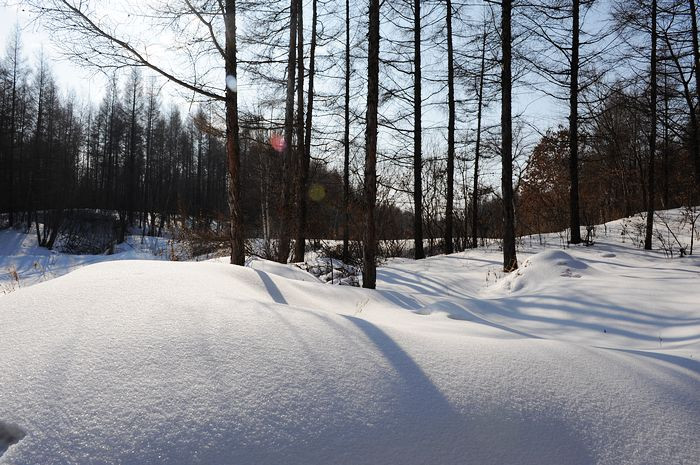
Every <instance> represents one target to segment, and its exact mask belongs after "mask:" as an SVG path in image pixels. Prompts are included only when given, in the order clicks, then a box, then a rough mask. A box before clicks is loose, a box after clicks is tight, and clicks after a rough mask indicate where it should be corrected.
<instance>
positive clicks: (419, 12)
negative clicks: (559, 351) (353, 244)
mask: <svg viewBox="0 0 700 465" xmlns="http://www.w3.org/2000/svg"><path fill="white" fill-rule="evenodd" d="M24 3H25V5H26V6H27V7H29V9H30V10H33V11H35V12H36V13H37V15H38V16H39V17H40V19H41V20H42V21H43V22H42V24H44V25H45V26H46V27H47V28H48V29H50V30H52V31H53V32H54V34H55V36H56V38H57V39H58V40H60V41H61V43H62V44H63V46H64V50H65V51H66V53H67V54H68V55H70V56H72V57H74V58H75V59H76V60H77V61H78V62H79V63H83V64H85V65H88V66H98V67H100V69H102V70H103V71H107V72H109V70H114V72H115V74H114V75H115V76H117V74H116V73H117V71H118V70H122V69H123V68H125V67H126V68H132V69H138V70H140V71H133V72H127V73H124V72H121V75H122V76H121V78H120V79H117V78H116V77H115V78H113V79H112V81H111V84H110V85H109V86H108V88H107V89H106V92H105V97H104V98H103V101H102V103H101V104H100V105H99V106H97V107H95V108H93V107H92V106H91V105H90V104H87V105H83V104H81V103H79V101H78V100H77V99H76V98H75V97H74V96H63V95H62V94H61V92H59V91H58V90H57V89H56V86H55V84H53V81H52V79H51V77H50V72H49V69H48V65H47V64H46V63H44V62H43V61H40V62H39V63H38V64H37V65H36V66H32V67H29V66H27V65H26V64H25V63H24V61H23V58H22V54H21V47H20V45H19V35H18V34H15V36H13V40H11V41H10V46H9V47H8V51H7V53H6V58H5V60H4V62H3V64H2V68H1V69H0V73H2V76H1V78H2V89H0V92H2V94H1V98H2V101H1V102H0V104H1V105H2V107H1V108H0V111H1V112H2V113H1V114H0V117H1V121H0V137H2V145H1V147H2V160H1V161H2V167H3V173H4V178H3V185H4V186H6V187H5V189H4V192H3V196H2V198H1V199H0V201H1V202H2V203H1V204H0V205H1V206H0V210H2V211H6V212H7V214H8V217H9V219H10V221H11V222H19V221H27V222H30V221H35V223H36V224H37V230H38V229H39V226H38V225H39V224H42V225H44V226H43V227H44V228H48V229H47V230H46V235H47V237H49V238H50V237H51V234H52V231H54V232H53V234H54V236H55V234H56V233H55V230H56V229H57V228H58V227H59V225H60V221H61V215H63V214H65V213H61V212H66V211H67V210H68V209H71V208H91V209H104V210H111V211H115V212H117V213H118V216H119V224H120V230H121V234H124V232H125V231H126V229H127V228H128V227H129V226H132V225H135V224H138V226H140V227H142V228H143V230H144V232H149V233H151V234H157V233H158V231H159V229H160V228H162V224H163V222H167V221H168V219H169V217H171V216H172V215H175V214H180V215H184V216H185V217H189V218H197V219H198V221H200V222H203V224H207V225H209V224H212V221H213V220H215V219H217V220H221V219H222V218H223V217H225V218H226V219H227V220H228V222H229V223H230V242H231V261H232V263H236V264H241V263H242V262H243V256H244V247H243V241H244V238H245V237H251V236H260V237H264V238H265V239H267V242H268V244H274V245H275V247H276V251H275V255H276V257H277V259H278V260H279V261H281V262H286V261H288V260H290V259H293V260H300V259H301V258H302V257H303V252H304V244H305V242H306V238H308V237H316V236H325V237H336V238H338V239H342V240H343V255H344V257H345V258H346V259H347V258H348V255H349V253H350V251H349V250H350V248H349V242H350V241H351V240H359V239H362V242H363V255H364V269H365V271H364V272H365V277H364V278H365V279H364V283H365V286H368V287H373V286H374V279H375V274H374V266H375V265H374V263H375V262H376V257H375V254H376V242H377V240H378V239H380V238H384V237H390V236H393V237H400V236H402V235H403V236H408V237H412V238H413V239H414V241H415V248H414V249H415V250H414V253H415V257H416V258H422V257H424V256H425V254H426V251H425V250H424V239H428V244H429V245H430V248H429V250H428V253H434V252H435V251H437V250H441V251H446V252H451V251H453V250H455V249H460V248H463V247H467V246H471V247H476V246H477V244H478V237H480V236H481V237H484V236H491V237H494V236H498V237H501V238H502V239H503V251H504V263H503V265H504V269H505V270H506V271H510V270H514V269H516V268H517V266H518V262H517V257H516V237H517V235H518V234H523V233H529V232H537V231H540V232H541V231H547V230H556V229H563V228H567V227H568V230H569V232H570V236H569V240H570V242H571V243H579V242H581V241H582V236H581V225H582V224H583V225H588V224H594V223H596V222H600V221H605V220H609V219H612V218H615V217H616V216H619V215H623V214H631V213H633V212H635V211H639V210H646V211H647V212H648V213H649V218H652V217H653V212H654V209H655V208H658V207H659V206H664V207H672V206H676V205H680V204H687V203H693V202H695V201H696V200H697V189H698V182H699V181H700V147H699V142H698V136H699V133H700V128H699V127H698V117H697V106H698V102H699V101H700V94H699V90H698V83H700V70H699V69H698V68H699V67H700V58H699V57H700V52H699V51H698V37H697V12H696V8H695V2H694V0H689V1H679V0H653V1H652V2H646V1H641V0H636V1H633V2H622V1H613V0H610V1H603V0H598V1H594V0H570V1H569V0H566V1H565V0H538V1H535V2H527V3H521V2H518V1H511V0H502V1H501V2H499V3H494V2H483V3H482V4H474V3H469V2H463V1H460V0H430V1H428V0H400V1H396V2H379V1H377V0H369V2H368V3H367V4H361V5H354V4H353V5H351V3H350V2H349V0H306V1H305V0H269V1H266V2H257V3H256V2H253V3H251V2H243V3H240V4H239V5H237V4H236V2H235V0H226V1H217V2H212V1H208V0H203V1H196V2H195V1H192V0H182V2H169V3H168V4H167V5H163V4H161V5H158V6H144V7H143V8H144V10H143V11H140V10H138V11H134V10H133V9H131V10H130V11H128V12H126V11H120V10H118V9H117V8H116V7H115V9H114V11H112V12H111V14H110V15H109V16H105V15H100V14H98V13H97V10H96V7H95V5H93V4H92V2H73V1H70V0H53V1H51V2H45V1H42V2H38V1H33V0H26V1H25V2H24ZM47 4H50V7H47ZM236 7H238V10H237V9H236ZM120 15H127V17H128V18H129V23H130V28H129V30H128V31H126V30H124V29H122V28H121V27H120V24H121V22H120V21H121V19H122V18H121V16H120ZM155 26H158V27H160V28H163V29H166V30H169V31H170V32H172V33H173V43H171V44H166V45H163V44H162V43H158V42H153V43H151V44H149V43H147V42H145V40H146V32H145V31H147V30H148V29H149V28H152V27H155ZM140 31H143V32H144V35H143V36H141V38H140V39H136V38H137V37H139V32H140ZM155 48H158V50H159V52H158V53H152V52H151V50H152V49H155ZM183 49H186V52H184V53H183ZM30 68H33V69H30ZM163 79H165V80H167V81H168V82H170V83H171V84H174V85H175V86H177V87H179V88H180V89H183V90H185V91H187V92H188V93H189V94H190V96H191V99H192V100H194V101H195V102H196V104H197V108H198V111H197V112H194V114H191V115H186V116H183V115H181V114H179V113H178V111H177V110H176V109H175V108H173V109H169V110H164V107H163V105H162V104H161V102H160V101H159V95H158V83H159V82H162V80H163ZM37 80H39V81H40V82H37ZM526 93H531V94H535V95H539V96H541V97H546V98H547V99H548V101H549V102H550V103H549V104H548V106H547V107H546V108H548V110H547V111H548V112H549V113H554V112H557V111H559V110H565V112H566V113H567V114H568V118H567V119H568V121H567V123H566V124H565V125H564V124H563V121H561V123H562V124H561V126H558V127H557V124H556V123H554V124H553V126H554V127H552V128H549V130H547V128H546V127H543V125H542V124H541V123H539V124H533V121H532V120H528V118H527V114H523V113H522V107H523V101H522V100H523V95H524V94H526ZM282 96H283V97H282ZM243 97H245V98H244V99H243V100H241V98H243ZM239 101H240V102H241V103H239ZM496 103H500V105H495V104H496ZM239 106H240V107H241V108H240V109H239ZM539 131H542V132H539ZM538 134H539V136H538ZM497 162H500V163H497ZM499 175H500V178H501V182H500V183H497V182H495V180H496V179H497V177H498V176H499ZM321 190H323V191H324V192H325V193H324V194H323V195H319V192H320V191H321ZM320 198H323V200H320ZM376 208H381V209H382V212H381V214H379V212H377V211H376ZM310 209H311V210H310ZM402 210H404V212H402ZM405 211H409V212H410V214H409V215H408V216H407V214H406V212H405ZM499 211H500V212H501V213H500V214H497V213H496V212H499ZM40 216H45V217H42V218H41V219H39V217H40ZM50 216H55V220H53V221H52V220H51V219H50V218H49V217H50ZM397 218H398V219H399V220H398V221H397ZM221 223H222V222H221V221H217V222H216V224H221ZM647 229H648V231H647V241H646V242H647V243H646V244H645V245H646V246H647V247H650V246H651V239H650V238H651V224H650V225H649V226H648V228H647ZM42 234H44V233H42ZM438 238H440V240H439V241H438V240H437V239H438ZM467 238H468V239H467ZM50 242H51V241H50V239H49V240H47V243H46V244H47V245H50ZM292 245H294V247H292Z"/></svg>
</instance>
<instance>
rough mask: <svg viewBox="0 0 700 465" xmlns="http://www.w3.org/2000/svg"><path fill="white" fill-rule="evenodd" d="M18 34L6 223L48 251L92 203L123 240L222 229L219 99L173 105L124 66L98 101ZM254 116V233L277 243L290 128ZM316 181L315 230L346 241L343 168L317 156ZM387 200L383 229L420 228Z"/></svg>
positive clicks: (9, 90) (3, 118)
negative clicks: (33, 54) (136, 233)
mask: <svg viewBox="0 0 700 465" xmlns="http://www.w3.org/2000/svg"><path fill="white" fill-rule="evenodd" d="M11 39H12V40H10V41H9V42H10V44H9V46H8V49H7V52H6V55H5V58H4V60H3V61H2V62H0V167H1V168H2V169H1V170H0V173H2V177H1V178H0V185H2V192H1V194H0V212H5V214H4V215H3V216H2V217H0V223H1V222H5V224H6V225H7V224H13V225H25V228H26V229H27V230H29V229H34V228H36V231H37V234H39V237H40V243H41V245H42V246H45V247H48V248H52V247H53V245H54V243H55V241H56V238H57V237H58V234H59V232H60V230H61V225H62V224H64V221H65V220H66V219H67V218H68V217H69V216H70V215H71V213H72V212H74V211H83V210H91V211H104V212H108V214H110V215H111V214H114V215H115V220H116V224H117V226H118V227H117V228H116V235H117V237H115V239H116V240H117V241H123V240H124V235H125V234H126V232H127V231H128V228H131V227H137V228H139V230H140V232H141V233H142V234H144V235H156V236H160V235H161V234H162V233H163V228H164V226H165V225H168V224H170V223H171V222H172V221H173V220H177V221H182V220H183V219H184V220H187V221H191V225H192V227H195V228H203V229H219V230H221V229H223V227H224V226H225V225H226V224H227V222H228V218H227V214H228V206H227V199H226V191H227V167H226V166H227V160H226V151H225V137H224V136H225V135H224V134H223V133H222V131H221V130H220V129H218V128H217V126H216V124H215V123H214V121H216V119H217V117H218V116H217V114H216V111H217V109H216V108H215V106H213V105H210V106H204V107H200V108H199V110H198V111H197V112H195V113H194V114H193V115H188V114H185V115H183V114H182V113H181V111H180V109H179V108H178V107H176V106H168V107H166V108H164V105H163V104H162V102H161V98H160V96H159V87H158V86H157V84H156V81H155V80H153V79H148V80H144V79H143V78H142V76H141V74H140V73H139V72H138V71H132V72H129V73H126V76H123V77H122V79H118V78H117V76H116V75H115V76H114V78H113V79H112V80H111V81H110V85H109V86H108V87H107V88H106V89H105V90H104V97H103V99H102V101H101V102H100V103H99V104H98V105H94V104H92V102H83V101H81V100H79V99H78V98H77V97H76V96H75V95H73V94H65V92H63V91H62V90H61V89H60V88H59V86H58V85H57V84H56V82H55V80H54V78H53V75H52V73H51V69H50V65H49V63H48V62H47V61H46V60H44V59H42V58H40V59H39V61H38V63H37V64H36V66H31V65H30V64H27V63H26V59H25V58H24V56H23V53H22V49H21V42H20V35H19V32H15V34H14V35H13V36H12V37H11ZM247 123H248V127H247V128H245V129H243V130H242V132H241V134H242V142H241V157H242V169H241V173H242V174H241V180H242V183H241V184H242V197H243V199H244V200H243V211H244V215H245V224H246V237H250V238H257V237H259V238H265V239H267V240H270V239H271V238H274V237H277V235H278V234H279V229H280V228H281V227H282V225H281V221H280V217H281V215H280V211H279V208H280V206H279V198H280V197H281V195H282V189H283V187H284V183H281V182H280V180H281V179H284V178H285V173H284V172H283V170H284V166H283V164H282V163H281V155H280V152H279V151H278V150H275V144H274V143H273V142H274V140H275V139H276V138H278V137H279V135H278V133H277V132H275V131H273V130H271V129H265V128H264V126H265V124H264V122H262V121H261V120H260V118H259V117H256V118H252V117H251V118H249V119H248V120H247ZM271 141H272V142H271ZM309 185H310V190H309V199H310V202H311V205H310V215H309V221H308V226H307V227H308V232H309V235H310V237H312V238H324V239H329V238H341V236H342V230H341V228H342V217H341V216H342V215H341V212H342V210H343V207H342V204H343V179H342V174H341V173H339V172H338V171H337V170H335V169H333V167H332V166H329V165H328V164H327V163H324V162H320V161H319V162H314V163H312V164H311V167H310V181H309ZM350 202H351V216H352V217H361V210H360V208H361V207H360V206H359V200H358V199H357V196H356V189H355V188H353V189H352V191H351V199H350ZM380 208H381V210H382V211H383V213H384V214H383V216H384V218H385V220H384V221H383V222H382V228H381V229H382V237H383V238H388V239H397V238H404V237H407V236H408V235H410V223H411V215H410V214H408V213H406V212H403V211H401V209H399V208H398V207H397V206H395V205H394V204H393V203H392V202H391V201H389V200H388V199H387V200H385V201H384V202H383V204H382V206H381V207H380ZM0 226H1V224H0ZM360 235H361V228H360V226H359V225H357V227H354V228H352V230H351V231H350V237H351V239H352V240H357V239H359V237H360Z"/></svg>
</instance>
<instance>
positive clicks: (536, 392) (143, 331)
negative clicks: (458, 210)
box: [0, 220, 700, 465]
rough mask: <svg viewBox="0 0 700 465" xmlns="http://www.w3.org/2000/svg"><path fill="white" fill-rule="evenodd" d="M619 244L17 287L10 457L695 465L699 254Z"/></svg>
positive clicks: (209, 265)
mask: <svg viewBox="0 0 700 465" xmlns="http://www.w3.org/2000/svg"><path fill="white" fill-rule="evenodd" d="M635 221H636V220H635ZM622 229H623V221H622V220H620V221H617V222H613V223H610V224H608V225H606V227H605V228H603V227H601V228H598V229H597V232H598V237H597V238H596V244H595V245H594V246H592V247H572V248H569V249H566V250H562V249H557V248H551V247H544V246H540V245H538V244H539V240H538V239H539V238H535V239H533V241H535V243H534V244H533V245H532V246H530V245H528V242H529V238H526V240H525V241H524V246H523V248H522V250H521V251H520V253H519V258H520V260H521V269H520V270H519V272H518V273H515V274H511V275H507V276H506V275H503V273H502V272H501V271H500V262H501V255H500V253H499V252H498V250H496V249H483V250H476V251H468V252H465V253H459V254H453V255H450V256H438V257H433V258H429V259H427V260H422V261H419V262H416V261H413V260H408V259H394V260H390V261H389V262H388V263H387V264H385V265H384V266H382V267H381V268H380V269H379V271H378V290H377V291H368V290H363V289H358V288H353V287H351V286H337V285H336V286H331V285H327V284H324V283H322V282H320V281H319V280H318V279H316V278H315V277H314V276H312V275H311V274H309V273H306V272H305V271H303V270H300V269H299V268H297V267H295V266H293V265H291V266H283V265H278V264H273V263H271V262H266V261H263V260H253V261H251V263H250V264H249V266H248V267H245V268H244V267H234V266H231V265H228V264H225V263H217V262H216V261H208V262H199V263H194V262H167V261H153V260H151V261H145V260H120V261H104V262H102V263H97V264H92V265H89V266H84V267H80V268H79V269H77V270H75V271H72V272H70V273H68V274H66V275H65V276H62V277H59V278H56V279H50V280H45V281H44V282H41V283H38V284H36V285H31V286H29V285H26V286H22V287H21V288H19V289H17V290H15V291H14V292H10V293H7V294H6V295H0V354H2V356H1V357H0V373H1V374H2V375H0V464H12V465H24V464H39V463H42V464H43V463H51V464H53V463H56V464H63V463H66V464H67V463H81V464H82V463H89V464H93V463H94V464H104V463H120V464H145V463H170V464H193V463H201V464H234V463H235V464H253V463H254V464H279V463H286V464H328V463H334V464H359V463H371V464H390V463H391V464H398V463H401V464H425V463H436V464H463V463H478V464H509V463H510V464H660V463H682V464H695V463H698V461H699V460H698V459H699V458H700V441H698V437H700V361H699V358H700V308H699V307H700V306H699V305H698V302H700V286H698V284H700V259H698V258H696V257H694V256H689V257H684V258H673V259H671V258H666V254H664V253H663V252H660V251H658V250H657V251H653V252H645V251H643V250H640V249H639V248H637V247H636V244H637V242H636V240H635V238H632V237H630V236H629V235H626V236H623V235H621V234H619V233H620V231H621V230H622ZM603 231H607V235H605V234H604V233H603ZM1 234H7V232H2V233H1ZM687 237H688V236H687V235H686V236H683V235H682V234H681V235H680V236H679V239H680V240H681V241H683V240H686V239H687ZM6 238H7V236H0V247H7V243H6V242H5V240H6ZM623 239H624V242H623ZM545 241H551V242H552V244H554V243H556V236H554V235H551V236H547V237H545V238H544V240H543V243H544V242H545ZM3 250H6V249H3ZM13 250H17V248H16V247H15V248H14V249H13ZM20 252H21V251H20ZM37 252H38V251H37V250H35V249H31V250H29V251H28V254H27V256H28V257H29V256H33V255H32V254H35V253H37ZM132 255H133V254H132ZM21 256H22V255H21V253H16V254H15V255H14V257H15V258H14V259H13V260H14V262H13V263H15V262H17V261H18V260H19V261H21V260H20V258H21ZM676 257H677V254H676ZM0 258H2V257H0ZM33 259H34V258H31V259H29V258H28V259H27V260H33ZM6 260H9V259H6ZM55 260H57V261H60V260H67V259H64V258H62V257H57V258H56V259H55ZM5 263H8V261H6V262H5ZM3 425H4V426H3ZM8 425H9V426H8ZM3 427H4V428H5V429H6V430H8V431H9V429H8V428H11V430H12V431H13V435H14V437H15V438H19V439H17V440H16V441H14V442H16V443H14V444H13V445H9V444H6V445H5V446H3V444H2V442H1V437H2V428H3ZM3 449H4V450H3ZM3 452H4V453H3Z"/></svg>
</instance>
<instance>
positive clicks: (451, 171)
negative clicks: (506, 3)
mask: <svg viewBox="0 0 700 465" xmlns="http://www.w3.org/2000/svg"><path fill="white" fill-rule="evenodd" d="M453 55H454V53H453V48H452V0H447V106H448V113H449V116H448V122H447V199H446V200H447V208H446V210H445V253H448V254H450V253H452V252H454V246H453V243H454V238H453V237H452V236H453V231H452V229H453V226H452V225H453V220H454V218H453V217H454V212H453V208H454V177H455V85H454V76H455V71H454V56H453Z"/></svg>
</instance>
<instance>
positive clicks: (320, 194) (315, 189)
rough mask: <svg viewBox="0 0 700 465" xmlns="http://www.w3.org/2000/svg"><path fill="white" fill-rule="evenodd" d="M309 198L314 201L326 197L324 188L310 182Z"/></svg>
mask: <svg viewBox="0 0 700 465" xmlns="http://www.w3.org/2000/svg"><path fill="white" fill-rule="evenodd" d="M309 198H310V199H311V200H313V201H314V202H320V201H321V200H323V199H325V198H326V188H325V187H323V186H322V185H320V184H317V183H313V184H311V186H310V187H309Z"/></svg>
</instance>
